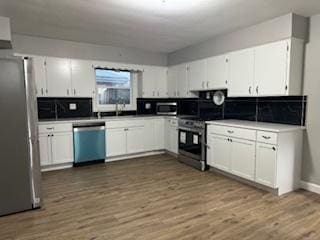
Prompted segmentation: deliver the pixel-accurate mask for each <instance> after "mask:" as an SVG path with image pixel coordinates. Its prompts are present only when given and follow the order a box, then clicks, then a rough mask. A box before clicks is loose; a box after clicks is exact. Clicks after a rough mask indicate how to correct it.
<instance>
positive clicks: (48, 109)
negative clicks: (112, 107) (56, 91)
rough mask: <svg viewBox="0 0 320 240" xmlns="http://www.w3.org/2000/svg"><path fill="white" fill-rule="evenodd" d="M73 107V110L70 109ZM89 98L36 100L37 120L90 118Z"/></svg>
mask: <svg viewBox="0 0 320 240" xmlns="http://www.w3.org/2000/svg"><path fill="white" fill-rule="evenodd" d="M73 106H75V109H72V107H73ZM92 116H93V112H92V100H91V99H90V98H38V118H39V119H58V118H74V117H92Z"/></svg>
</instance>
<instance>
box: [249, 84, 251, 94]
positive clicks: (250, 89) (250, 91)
mask: <svg viewBox="0 0 320 240" xmlns="http://www.w3.org/2000/svg"><path fill="white" fill-rule="evenodd" d="M249 94H251V86H250V87H249Z"/></svg>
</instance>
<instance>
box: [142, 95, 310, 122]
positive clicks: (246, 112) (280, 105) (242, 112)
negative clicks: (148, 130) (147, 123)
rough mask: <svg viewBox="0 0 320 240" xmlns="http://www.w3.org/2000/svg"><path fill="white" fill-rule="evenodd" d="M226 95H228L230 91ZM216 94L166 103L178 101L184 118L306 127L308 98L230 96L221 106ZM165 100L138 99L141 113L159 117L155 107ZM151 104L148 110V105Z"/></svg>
mask: <svg viewBox="0 0 320 240" xmlns="http://www.w3.org/2000/svg"><path fill="white" fill-rule="evenodd" d="M224 92H225V95H226V93H227V92H226V91H224ZM213 94H214V91H210V92H200V93H199V98H197V99H166V100H165V101H177V103H178V109H179V110H178V112H179V114H180V115H196V116H199V117H200V118H201V119H205V120H207V119H210V120H220V119H239V120H248V121H259V122H271V123H283V124H294V125H304V124H305V111H306V104H307V97H306V96H288V97H250V98H249V97H248V98H245V97H241V98H232V97H226V99H225V102H224V104H223V105H221V106H217V105H215V104H214V103H213V101H212V99H213ZM159 101H164V100H163V99H160V100H158V99H143V98H140V99H138V100H137V103H138V110H137V113H138V114H155V113H156V108H155V105H156V103H157V102H159ZM145 103H150V104H151V106H152V107H151V108H150V109H149V110H148V111H147V110H145V109H144V104H145Z"/></svg>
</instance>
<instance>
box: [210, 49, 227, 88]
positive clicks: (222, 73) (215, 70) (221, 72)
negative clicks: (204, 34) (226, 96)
mask: <svg viewBox="0 0 320 240" xmlns="http://www.w3.org/2000/svg"><path fill="white" fill-rule="evenodd" d="M228 61H229V60H228V56H227V55H220V56H215V57H211V58H208V59H207V83H206V87H207V89H226V88H227V83H228V73H229V69H228V66H229V64H228Z"/></svg>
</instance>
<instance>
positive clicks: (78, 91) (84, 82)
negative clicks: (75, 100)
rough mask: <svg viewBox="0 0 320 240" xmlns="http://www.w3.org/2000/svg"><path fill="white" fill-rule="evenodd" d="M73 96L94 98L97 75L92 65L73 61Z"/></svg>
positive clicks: (86, 62)
mask: <svg viewBox="0 0 320 240" xmlns="http://www.w3.org/2000/svg"><path fill="white" fill-rule="evenodd" d="M71 77H72V95H73V96H75V97H91V98H92V97H94V93H95V73H94V68H93V66H92V63H91V62H90V61H83V60H74V59H72V60H71Z"/></svg>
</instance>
